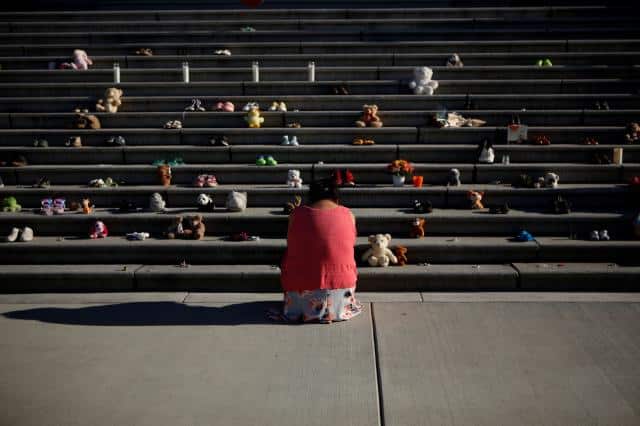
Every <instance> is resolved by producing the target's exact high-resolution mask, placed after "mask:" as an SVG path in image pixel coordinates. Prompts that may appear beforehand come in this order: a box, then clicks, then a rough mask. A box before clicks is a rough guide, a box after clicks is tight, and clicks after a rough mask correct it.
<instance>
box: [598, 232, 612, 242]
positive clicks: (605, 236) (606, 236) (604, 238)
mask: <svg viewBox="0 0 640 426" xmlns="http://www.w3.org/2000/svg"><path fill="white" fill-rule="evenodd" d="M610 240H611V237H610V236H609V231H607V230H606V229H603V230H602V231H600V241H610Z"/></svg>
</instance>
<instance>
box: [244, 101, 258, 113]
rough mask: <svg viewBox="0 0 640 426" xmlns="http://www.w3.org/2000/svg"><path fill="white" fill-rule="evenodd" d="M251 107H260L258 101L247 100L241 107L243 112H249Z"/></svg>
mask: <svg viewBox="0 0 640 426" xmlns="http://www.w3.org/2000/svg"><path fill="white" fill-rule="evenodd" d="M253 108H257V109H260V104H259V103H258V102H255V101H252V102H247V103H246V104H245V105H244V106H243V107H242V110H243V111H244V112H249V111H251V109H253Z"/></svg>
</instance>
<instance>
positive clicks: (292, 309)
mask: <svg viewBox="0 0 640 426" xmlns="http://www.w3.org/2000/svg"><path fill="white" fill-rule="evenodd" d="M361 312H362V305H361V304H360V302H358V300H356V288H355V287H352V288H339V289H333V290H332V289H319V290H305V291H302V292H298V291H287V292H286V293H285V294H284V302H283V307H282V311H281V312H276V311H269V312H268V313H267V316H268V317H269V318H270V319H272V320H274V321H286V322H312V321H317V322H321V323H331V322H333V321H345V320H348V319H351V318H353V317H355V316H356V315H359V314H360V313H361Z"/></svg>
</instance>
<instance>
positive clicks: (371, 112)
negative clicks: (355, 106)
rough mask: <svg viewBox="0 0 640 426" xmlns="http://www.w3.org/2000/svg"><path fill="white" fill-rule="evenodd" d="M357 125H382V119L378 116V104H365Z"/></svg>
mask: <svg viewBox="0 0 640 426" xmlns="http://www.w3.org/2000/svg"><path fill="white" fill-rule="evenodd" d="M356 126H357V127H382V120H380V117H378V105H363V106H362V117H360V120H358V121H356Z"/></svg>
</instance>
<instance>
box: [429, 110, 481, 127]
mask: <svg viewBox="0 0 640 426" xmlns="http://www.w3.org/2000/svg"><path fill="white" fill-rule="evenodd" d="M436 120H438V118H436ZM443 124H444V126H441V127H482V126H484V125H485V124H487V122H486V121H484V120H480V119H479V118H465V117H463V116H462V115H460V114H458V113H457V112H449V113H447V118H446V119H444V121H443Z"/></svg>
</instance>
